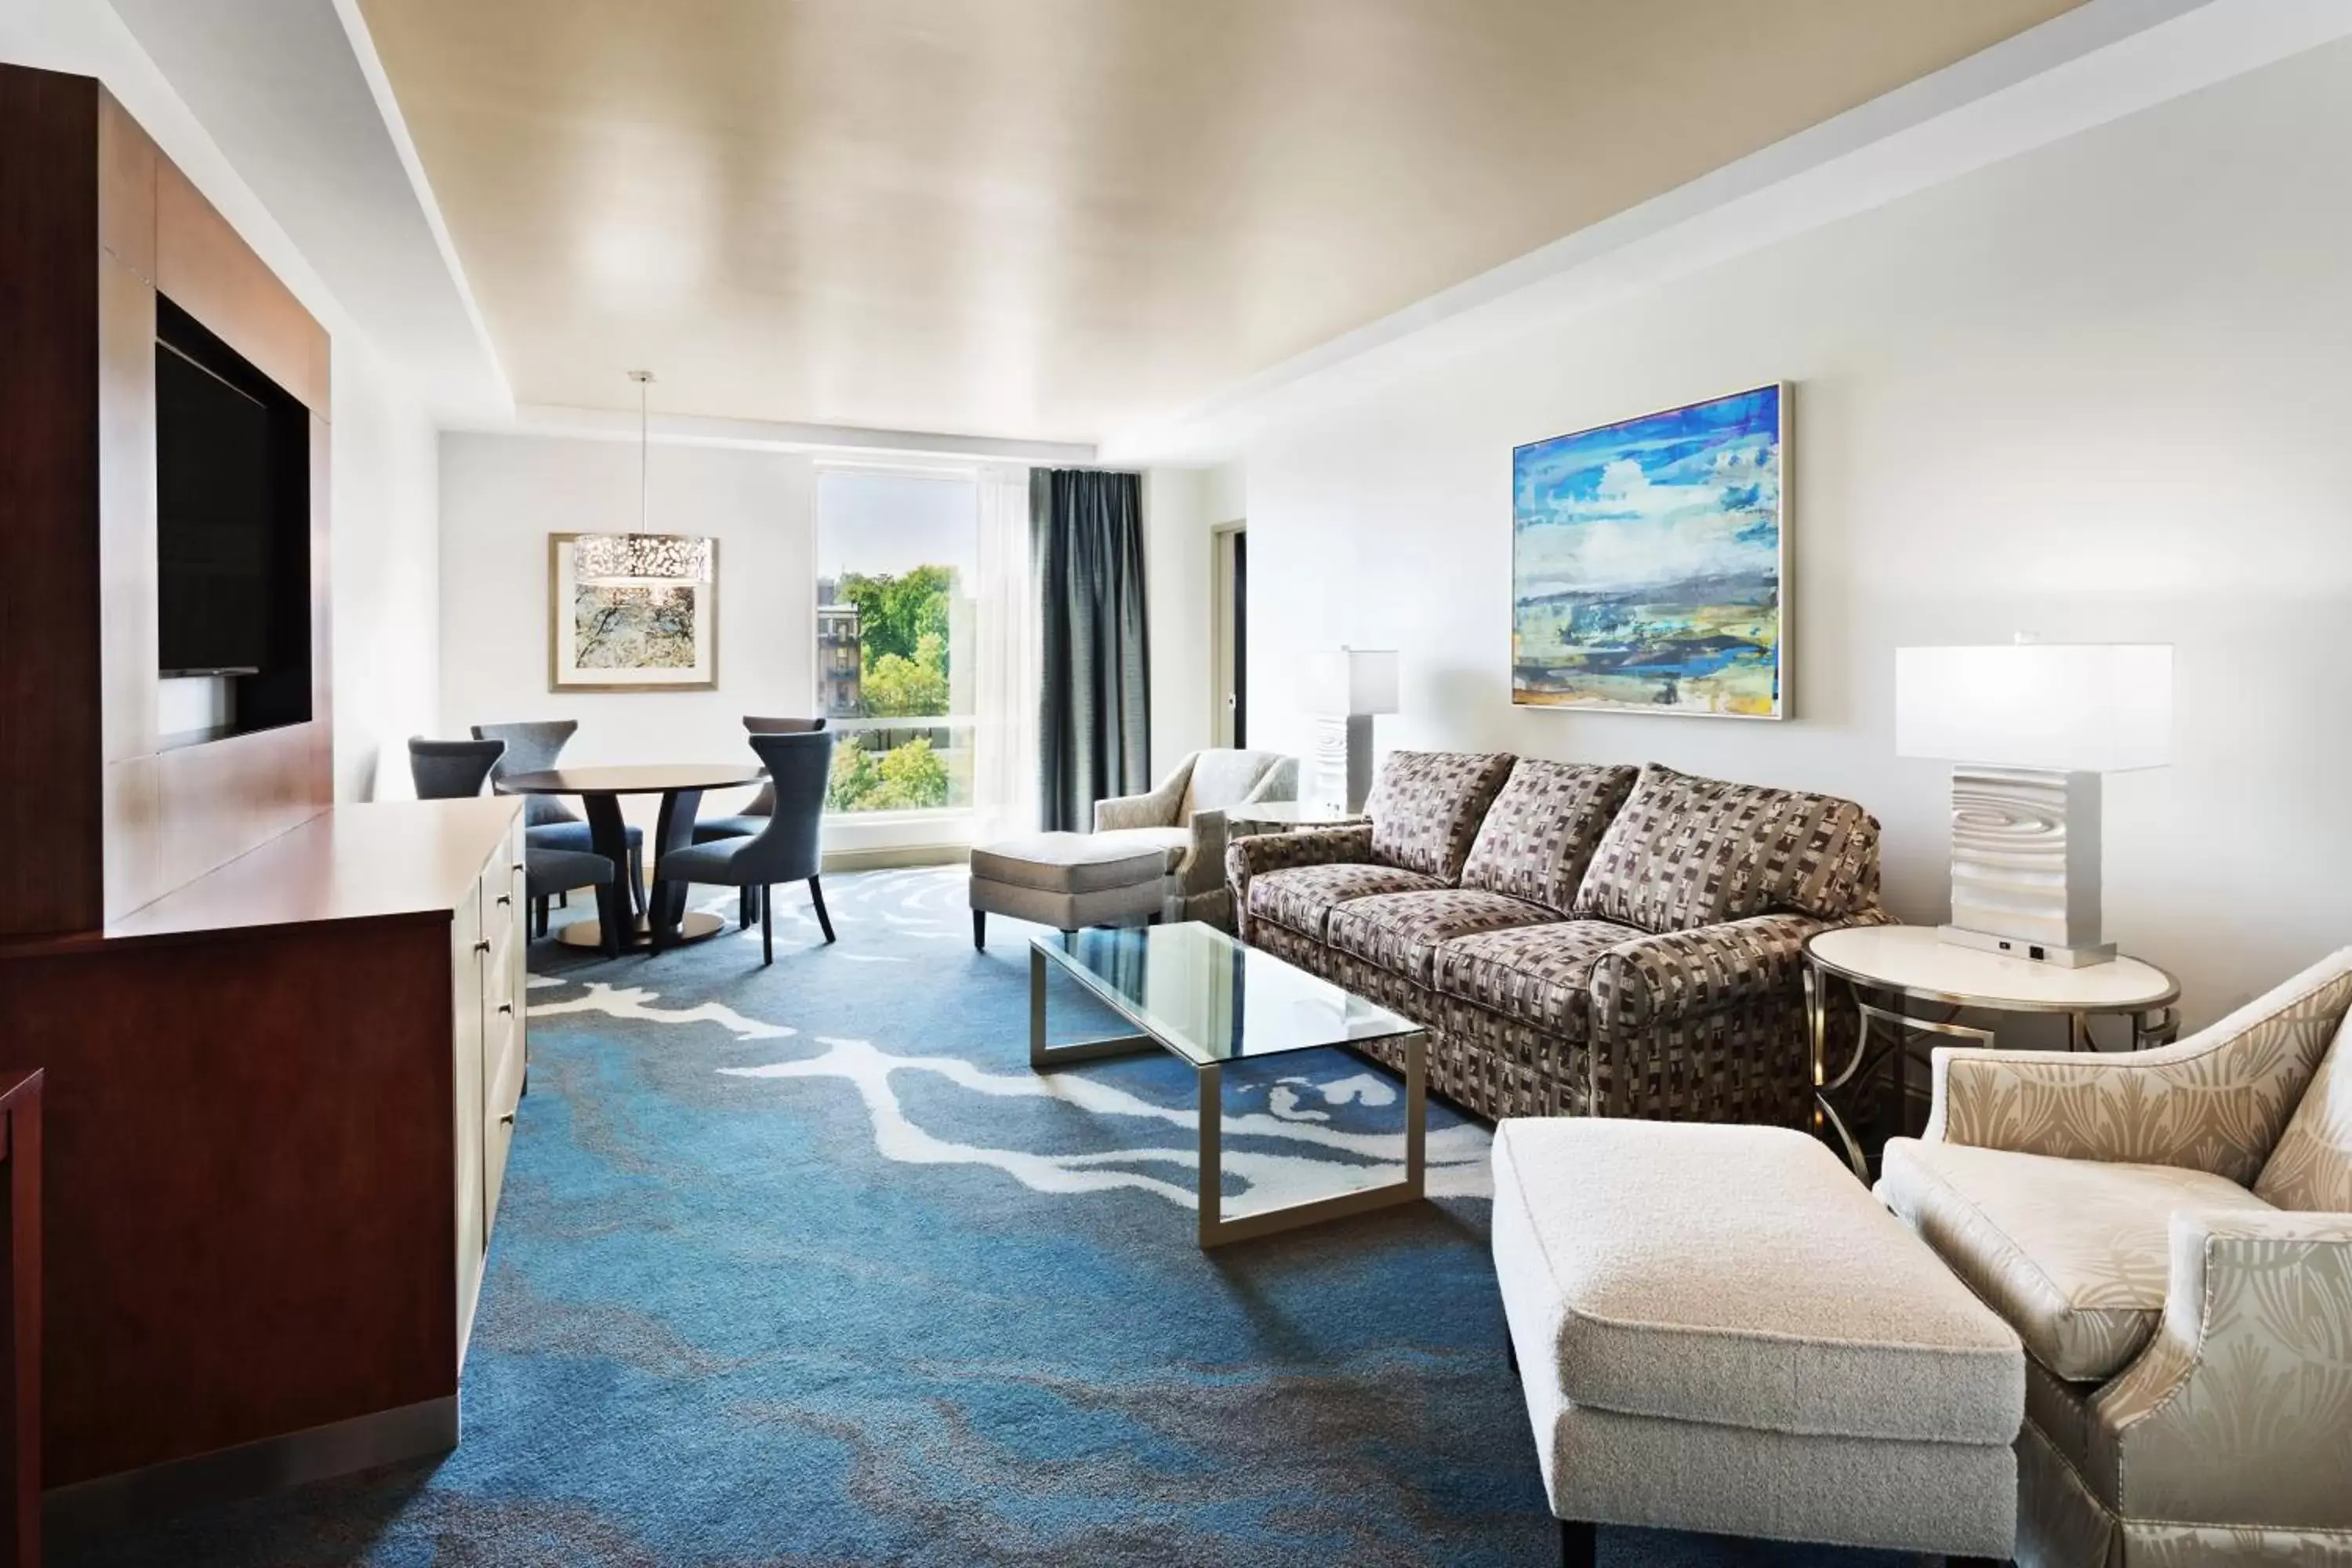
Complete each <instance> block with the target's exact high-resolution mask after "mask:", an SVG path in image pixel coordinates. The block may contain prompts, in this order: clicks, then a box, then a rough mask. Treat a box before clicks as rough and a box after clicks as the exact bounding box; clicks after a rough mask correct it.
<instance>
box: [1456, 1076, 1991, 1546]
mask: <svg viewBox="0 0 2352 1568" xmlns="http://www.w3.org/2000/svg"><path fill="white" fill-rule="evenodd" d="M1494 1239H1495V1271H1496V1276H1497V1278H1498V1279H1499V1281H1500V1283H1501V1285H1502V1292H1503V1310H1504V1314H1505V1316H1506V1317H1507V1319H1508V1320H1509V1322H1510V1333H1511V1346H1512V1351H1513V1354H1514V1358H1515V1363H1516V1365H1517V1368H1518V1369H1519V1380H1520V1383H1521V1384H1522V1386H1523V1388H1524V1390H1525V1392H1526V1394H1527V1401H1528V1415H1529V1417H1530V1419H1531V1420H1532V1421H1533V1423H1534V1426H1535V1438H1536V1453H1537V1458H1538V1461H1539V1462H1540V1464H1541V1465H1542V1468H1543V1477H1544V1484H1545V1486H1546V1488H1547V1489H1548V1490H1549V1494H1550V1497H1551V1505H1552V1511H1553V1512H1554V1513H1555V1514H1557V1515H1559V1518H1560V1519H1561V1520H1562V1521H1564V1522H1563V1529H1562V1536H1561V1539H1562V1542H1563V1545H1564V1550H1565V1552H1566V1556H1567V1559H1568V1561H1569V1562H1570V1563H1591V1552H1592V1524H1593V1522H1594V1521H1599V1522H1601V1523H1606V1524H1627V1525H1642V1526H1650V1527H1655V1528H1661V1529H1674V1530H1696V1531H1710V1532H1714V1533H1719V1534H1726V1535H1748V1536H1763V1537H1768V1538H1771V1539H1775V1540H1781V1541H1800V1542H1827V1543H1834V1544H1838V1545H1847V1546H1874V1547H1885V1548H1890V1549H1894V1550H1897V1551H1914V1552H1945V1553H1948V1554H1951V1555H1953V1556H1959V1557H1985V1558H1996V1559H1999V1558H2006V1557H2007V1556H2008V1555H2009V1554H2010V1551H2011V1545H2012V1543H2013V1542H2014V1538H2015V1532H2016V1522H2017V1460H2016V1457H2015V1455H2014V1453H2013V1452H2012V1451H2011V1444H2012V1443H2013V1442H2014V1441H2015V1439H2016V1437H2017V1433H2018V1428H2019V1426H2020V1425H2021V1422H2022V1421H2023V1419H2024V1415H2025V1359H2024V1352H2023V1351H2022V1349H2021V1347H2020V1345H2019V1343H2018V1340H2017V1336H2016V1335H2015V1334H2014V1333H2012V1332H2011V1331H2010V1329H2009V1326H2008V1325H2007V1324H2005V1323H2003V1322H2002V1321H2000V1319H1999V1318H1998V1317H1995V1316H1994V1315H1993V1313H1992V1312H1991V1311H1990V1310H1988V1309H1987V1308H1985V1307H1984V1306H1983V1305H1982V1304H1980V1303H1979V1301H1978V1300H1977V1299H1976V1298H1975V1297H1974V1296H1973V1295H1971V1294H1970V1293H1969V1290H1968V1289H1967V1287H1965V1286H1963V1285H1962V1284H1961V1283H1960V1282H1959V1281H1958V1279H1955V1278H1954V1277H1953V1276H1952V1274H1951V1272H1950V1271H1949V1270H1948V1269H1947V1268H1945V1267H1944V1265H1943V1264H1942V1263H1941V1262H1940V1261H1939V1260H1938V1259H1937V1257H1936V1255H1935V1254H1934V1253H1933V1252H1931V1251H1929V1250H1928V1249H1927V1246H1926V1245H1925V1244H1924V1243H1922V1242H1921V1241H1920V1240H1919V1239H1918V1238H1917V1237H1915V1236H1913V1235H1912V1234H1911V1232H1910V1231H1909V1230H1908V1229H1906V1228H1905V1226H1904V1225H1903V1223H1902V1222H1901V1221H1900V1220H1897V1219H1895V1217H1894V1216H1893V1215H1890V1214H1888V1213H1887V1212H1886V1211H1885V1209H1883V1208H1881V1207H1880V1206H1879V1205H1878V1203H1877V1201H1876V1200H1875V1199H1874V1198H1873V1197H1872V1196H1871V1195H1870V1193H1869V1191H1868V1189H1866V1188H1864V1186H1863V1185H1862V1184H1860V1183H1858V1182H1856V1181H1855V1180H1854V1179H1853V1174H1852V1173H1850V1172H1848V1171H1847V1169H1846V1168H1845V1166H1843V1164H1841V1163H1839V1162H1838V1160H1837V1158H1836V1157H1835V1156H1834V1155H1832V1153H1831V1152H1829V1150H1828V1149H1826V1148H1825V1147H1823V1146H1822V1144H1820V1143H1818V1142H1815V1141H1813V1140H1812V1139H1811V1138H1808V1137H1806V1136H1805V1135H1804V1134H1803V1133H1801V1132H1796V1131H1790V1130H1788V1129H1785V1128H1771V1127H1736V1126H1716V1125H1705V1124H1696V1123H1676V1122H1657V1121H1606V1120H1594V1119H1589V1118H1577V1119H1568V1118H1559V1119H1527V1120H1514V1121H1504V1122H1503V1123H1501V1124H1500V1125H1499V1126H1497V1127H1496V1130H1495V1237H1494Z"/></svg>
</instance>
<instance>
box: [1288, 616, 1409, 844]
mask: <svg viewBox="0 0 2352 1568" xmlns="http://www.w3.org/2000/svg"><path fill="white" fill-rule="evenodd" d="M1300 676H1301V679H1300V687H1299V693H1298V695H1299V706H1300V707H1301V708H1303V709H1305V710H1307V712H1308V713H1310V714H1312V715H1314V718H1315V773H1314V779H1315V784H1314V791H1313V798H1314V799H1315V800H1316V801H1317V802H1318V803H1319V804H1322V805H1335V806H1339V807H1342V808H1344V809H1346V810H1348V811H1361V810H1363V809H1364V802H1365V800H1366V799H1367V798H1369V797H1370V795H1371V791H1372V716H1373V715H1374V714H1377V713H1393V712H1395V711H1396V710H1397V656H1396V650H1395V649H1393V648H1364V647H1340V648H1329V649H1326V650H1324V651H1322V652H1319V653H1315V654H1310V655H1308V656H1307V663H1306V667H1305V668H1304V669H1303V670H1302V671H1301V672H1300Z"/></svg>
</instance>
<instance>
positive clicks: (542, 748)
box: [474, 719, 580, 827]
mask: <svg viewBox="0 0 2352 1568" xmlns="http://www.w3.org/2000/svg"><path fill="white" fill-rule="evenodd" d="M579 731H580V721H578V720H576V719H540V720H534V721H530V722H529V723H521V724H477V725H475V726H474V739H476V740H477V741H504V742H506V743H507V750H506V755H504V756H502V757H500V758H499V761H498V765H497V766H495V767H493V768H492V769H491V770H490V784H491V786H492V787H493V788H496V787H497V785H498V782H499V780H500V779H502V778H505V777H506V776H507V775H508V774H509V773H545V772H546V771H547V770H548V769H550V768H551V767H553V766H554V765H555V759H556V758H558V757H560V756H562V754H563V748H564V747H565V746H567V745H569V744H571V742H572V736H573V735H575V734H577V733H579ZM579 820H580V818H579V817H578V816H576V815H574V814H573V812H572V809H571V808H570V807H569V806H566V805H564V804H563V803H562V801H561V800H559V799H557V798H556V797H555V796H554V795H530V796H527V797H525V799H524V801H523V806H522V821H523V826H526V827H544V826H547V825H548V824H549V823H551V822H577V821H579Z"/></svg>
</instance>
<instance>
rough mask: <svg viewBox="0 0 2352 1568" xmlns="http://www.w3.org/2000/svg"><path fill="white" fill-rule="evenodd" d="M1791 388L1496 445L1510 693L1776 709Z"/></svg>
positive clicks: (1555, 700) (1546, 702) (1566, 700)
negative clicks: (1503, 453) (1506, 556)
mask: <svg viewBox="0 0 2352 1568" xmlns="http://www.w3.org/2000/svg"><path fill="white" fill-rule="evenodd" d="M1788 403H1789V397H1788V387H1787V386H1786V385H1785V384H1779V385H1772V386H1759V387H1757V388H1755V389H1754V390H1752V391H1748V392H1736V393H1733V394H1732V395H1729V396H1727V397H1717V398H1713V399H1710V400H1709V401H1707V402H1705V403H1693V404H1689V405H1685V406H1684V407H1681V408H1669V409H1667V410H1666V411H1665V412H1664V413H1662V414H1645V415H1643V416H1641V417H1640V418H1638V419H1627V420H1622V421H1621V422H1619V423H1617V424H1614V425H1603V426H1600V427H1599V428H1597V429H1592V430H1581V431H1579V432H1577V433H1576V434H1574V435H1572V436H1555V437H1552V438H1550V439H1549V440H1546V441H1533V442H1530V443H1528V445H1527V446H1524V447H1518V448H1517V449H1516V450H1515V451H1513V452H1512V454H1511V497H1512V500H1511V700H1512V702H1514V703H1515V704H1518V705H1520V706H1524V707H1534V708H1584V709H1601V710H1616V711H1622V712H1642V713H1685V714H1705V715H1710V716H1717V717H1725V718H1741V719H1779V718H1782V717H1785V716H1786V713H1787V706H1786V696H1785V692H1786V689H1787V681H1786V679H1785V670H1784V668H1783V658H1782V643H1781V629H1782V628H1781V624H1780V613H1781V606H1782V603H1783V583H1784V576H1785V574H1784V570H1783V569H1784V567H1785V566H1786V564H1787V540H1788V519H1787V517H1786V515H1785V513H1784V511H1783V510H1782V504H1781V503H1782V497H1781V486H1780V480H1781V473H1782V468H1783V464H1784V461H1785V456H1786V439H1787V430H1786V426H1785V421H1786V417H1787V411H1788Z"/></svg>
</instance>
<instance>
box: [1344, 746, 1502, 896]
mask: <svg viewBox="0 0 2352 1568" xmlns="http://www.w3.org/2000/svg"><path fill="white" fill-rule="evenodd" d="M1512 760H1513V759H1511V758H1510V757H1507V756H1505V755H1502V754H1501V753H1499V752H1496V753H1481V752H1391V753H1390V754H1389V760H1388V762H1387V763H1386V764H1385V765H1384V766H1382V767H1381V782H1380V783H1379V784H1376V785H1374V786H1373V788H1372V796H1371V799H1370V801H1368V802H1366V803H1365V807H1364V809H1365V812H1366V813H1367V815H1369V816H1370V817H1371V819H1372V858H1374V859H1375V860H1378V861H1380V862H1381V864H1383V865H1387V866H1402V867H1403V868H1405V869H1406V870H1408V871H1418V872H1420V873H1421V874H1422V875H1423V876H1424V877H1435V878H1436V879H1438V880H1440V881H1443V882H1452V881H1455V880H1458V879H1460V878H1461V875H1462V862H1463V860H1464V858H1466V857H1467V856H1468V855H1469V853H1470V840H1471V839H1472V838H1473V837H1475V836H1476V834H1477V832H1478V824H1479V822H1480V821H1481V820H1482V819H1483V818H1484V817H1485V816H1486V807H1487V806H1489V805H1492V804H1493V803H1494V799H1495V792H1496V791H1497V790H1499V789H1501V788H1502V787H1503V781H1504V780H1505V779H1506V778H1508V777H1509V776H1510V773H1511V763H1512Z"/></svg>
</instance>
